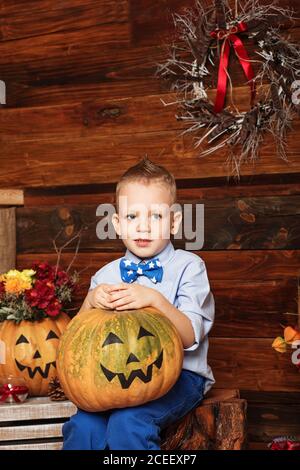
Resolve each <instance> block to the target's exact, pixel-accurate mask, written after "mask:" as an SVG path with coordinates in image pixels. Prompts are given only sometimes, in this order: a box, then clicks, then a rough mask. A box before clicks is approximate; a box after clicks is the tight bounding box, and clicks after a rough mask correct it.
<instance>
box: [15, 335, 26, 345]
mask: <svg viewBox="0 0 300 470" xmlns="http://www.w3.org/2000/svg"><path fill="white" fill-rule="evenodd" d="M21 343H29V341H28V339H27V338H25V336H24V335H21V336H19V338H18V341H17V342H16V344H21Z"/></svg>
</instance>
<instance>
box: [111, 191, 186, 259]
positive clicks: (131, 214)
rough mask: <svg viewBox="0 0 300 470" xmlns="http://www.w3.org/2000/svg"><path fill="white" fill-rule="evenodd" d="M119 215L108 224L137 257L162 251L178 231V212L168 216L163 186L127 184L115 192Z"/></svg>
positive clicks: (167, 198)
mask: <svg viewBox="0 0 300 470" xmlns="http://www.w3.org/2000/svg"><path fill="white" fill-rule="evenodd" d="M118 202H119V213H118V214H114V215H113V218H112V222H113V225H114V228H115V231H116V233H117V234H118V235H119V236H120V237H121V238H122V239H123V242H124V245H125V246H126V248H128V249H129V250H130V251H131V252H132V253H134V254H135V255H136V256H138V257H140V258H151V257H152V256H154V255H156V254H157V253H159V252H160V251H162V250H163V249H164V247H165V246H166V245H167V243H168V242H169V240H170V234H171V233H172V234H175V233H176V232H177V231H178V228H179V225H180V222H181V212H175V213H171V205H172V197H171V193H170V190H169V189H168V188H167V186H165V185H164V184H160V183H150V184H147V185H146V184H143V183H142V182H131V183H127V184H124V186H123V187H121V189H120V192H119V201H118Z"/></svg>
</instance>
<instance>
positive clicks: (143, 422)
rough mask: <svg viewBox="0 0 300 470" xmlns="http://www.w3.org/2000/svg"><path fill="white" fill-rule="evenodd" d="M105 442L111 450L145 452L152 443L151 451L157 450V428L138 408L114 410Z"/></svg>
mask: <svg viewBox="0 0 300 470" xmlns="http://www.w3.org/2000/svg"><path fill="white" fill-rule="evenodd" d="M107 442H108V445H109V448H110V449H112V450H124V449H127V450H128V449H130V450H147V449H150V448H152V447H151V446H152V444H151V443H152V442H155V447H153V449H159V446H158V444H159V427H158V426H157V425H156V424H155V422H154V421H153V420H151V419H150V418H149V416H148V419H147V416H146V415H145V414H144V413H142V412H141V410H140V409H139V408H138V407H137V408H135V407H132V408H123V409H119V410H114V411H113V412H112V413H111V415H110V418H109V421H108V426H107ZM149 446H150V447H149Z"/></svg>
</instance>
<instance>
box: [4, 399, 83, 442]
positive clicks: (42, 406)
mask: <svg viewBox="0 0 300 470" xmlns="http://www.w3.org/2000/svg"><path fill="white" fill-rule="evenodd" d="M75 412H76V407H75V405H73V403H71V402H69V401H60V402H57V401H51V400H50V399H49V398H48V397H37V398H29V399H28V400H26V401H25V402H24V403H20V404H18V403H13V404H8V403H2V404H1V405H0V450H46V449H47V450H58V449H61V447H62V425H63V423H64V422H65V421H66V420H67V419H68V418H69V417H70V416H72V415H73V414H74V413H75Z"/></svg>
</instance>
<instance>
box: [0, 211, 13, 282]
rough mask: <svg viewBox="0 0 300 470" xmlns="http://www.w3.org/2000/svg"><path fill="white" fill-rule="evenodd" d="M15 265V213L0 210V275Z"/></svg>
mask: <svg viewBox="0 0 300 470" xmlns="http://www.w3.org/2000/svg"><path fill="white" fill-rule="evenodd" d="M15 265H16V211H15V208H14V207H11V208H7V209H3V208H2V209H1V208H0V274H2V273H5V272H6V271H8V270H9V269H14V268H15Z"/></svg>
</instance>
